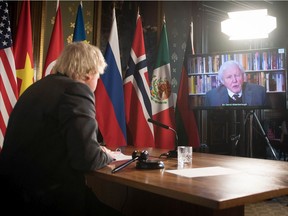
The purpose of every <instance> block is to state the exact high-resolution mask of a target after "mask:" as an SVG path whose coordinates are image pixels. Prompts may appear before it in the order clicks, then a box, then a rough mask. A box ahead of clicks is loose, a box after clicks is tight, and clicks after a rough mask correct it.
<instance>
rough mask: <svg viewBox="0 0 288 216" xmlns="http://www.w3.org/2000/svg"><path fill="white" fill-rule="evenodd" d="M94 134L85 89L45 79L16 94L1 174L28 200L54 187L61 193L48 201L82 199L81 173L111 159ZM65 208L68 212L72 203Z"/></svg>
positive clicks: (90, 102) (90, 100)
mask: <svg viewBox="0 0 288 216" xmlns="http://www.w3.org/2000/svg"><path fill="white" fill-rule="evenodd" d="M97 130H98V125H97V122H96V120H95V104H94V94H93V92H92V91H91V90H90V89H89V87H88V86H87V85H85V84H83V83H80V82H76V81H73V80H72V79H70V78H68V77H66V76H63V75H61V74H59V73H58V74H56V75H49V76H47V77H45V78H43V79H41V80H39V81H37V82H36V83H34V84H33V85H31V86H30V87H29V88H28V89H27V90H26V91H25V92H24V93H23V94H22V95H21V97H20V98H19V100H18V102H17V104H16V105H15V107H14V109H13V111H12V113H11V115H10V119H9V123H8V127H7V131H6V136H5V140H4V144H3V149H2V151H1V153H0V175H2V176H5V177H6V178H7V179H9V181H10V184H12V185H13V184H14V186H15V187H16V186H18V187H21V188H20V190H23V191H24V192H25V195H27V194H28V196H30V195H31V197H32V198H31V199H33V196H38V195H39V194H40V196H41V194H42V195H44V196H45V194H46V193H49V191H53V190H56V191H57V189H58V188H60V189H59V190H58V191H61V193H54V192H53V193H54V195H53V196H54V197H52V198H51V200H53V199H55V197H60V196H64V197H66V198H63V197H62V200H65V199H67V202H68V200H70V199H71V200H72V199H75V198H77V196H79V197H81V196H82V195H83V194H82V195H81V193H83V191H81V190H82V189H83V188H84V185H85V173H86V172H88V171H91V170H95V169H99V168H102V167H103V166H105V165H107V164H108V163H110V162H111V161H112V160H113V159H112V158H111V157H110V156H109V155H107V154H106V153H104V152H103V151H102V150H101V147H100V145H99V143H98V141H97V138H96V137H97ZM80 188H82V189H80ZM53 193H52V194H53ZM65 193H67V194H66V195H65ZM68 193H69V195H68ZM60 194H61V195H60ZM63 194H64V195H63ZM77 194H78V195H77ZM50 195H51V194H50ZM50 195H49V196H50ZM51 196H52V195H51ZM82 198H83V197H82ZM59 199H61V198H59ZM51 200H50V201H51ZM69 205H70V208H71V209H73V202H71V203H70V204H69Z"/></svg>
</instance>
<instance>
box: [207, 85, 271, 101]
mask: <svg viewBox="0 0 288 216" xmlns="http://www.w3.org/2000/svg"><path fill="white" fill-rule="evenodd" d="M228 103H229V95H228V91H227V88H226V87H225V86H224V85H221V86H219V87H217V88H215V89H212V90H210V91H208V92H207V93H206V98H205V106H222V104H228ZM242 103H246V104H247V105H248V106H269V105H270V104H269V101H268V99H267V96H266V90H265V88H264V87H263V86H260V85H257V84H254V83H243V86H242Z"/></svg>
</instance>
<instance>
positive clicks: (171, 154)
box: [147, 118, 178, 158]
mask: <svg viewBox="0 0 288 216" xmlns="http://www.w3.org/2000/svg"><path fill="white" fill-rule="evenodd" d="M147 121H148V122H151V123H152V124H154V125H157V126H159V127H162V128H165V129H167V130H171V131H173V133H174V134H175V139H176V144H175V149H174V150H172V151H169V152H167V153H164V154H161V155H160V157H161V156H167V157H172V158H177V146H178V134H177V131H176V130H175V129H173V128H171V127H170V126H168V125H165V124H163V123H161V122H158V121H155V120H153V119H151V118H148V119H147Z"/></svg>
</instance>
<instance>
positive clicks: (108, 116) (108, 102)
mask: <svg viewBox="0 0 288 216" xmlns="http://www.w3.org/2000/svg"><path fill="white" fill-rule="evenodd" d="M104 57H105V60H106V62H107V64H108V66H107V68H106V70H105V73H104V74H102V75H101V77H100V79H99V81H98V84H97V88H96V91H95V101H96V102H95V107H96V119H97V121H98V123H99V129H100V132H101V134H102V136H103V139H104V141H105V144H106V146H107V147H108V148H117V147H120V146H126V145H127V140H126V122H125V109H124V91H123V80H122V73H121V62H120V51H119V41H118V31H117V22H116V16H115V8H113V23H112V29H111V33H110V38H109V42H108V44H107V47H106V52H105V55H104Z"/></svg>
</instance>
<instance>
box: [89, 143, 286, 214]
mask: <svg viewBox="0 0 288 216" xmlns="http://www.w3.org/2000/svg"><path fill="white" fill-rule="evenodd" d="M146 150H148V152H149V154H150V157H149V159H155V158H154V157H157V158H158V157H159V155H160V154H161V153H164V152H167V151H166V150H164V149H152V148H146ZM132 151H133V149H132V148H129V147H126V148H123V150H122V152H123V153H124V154H127V155H130V154H131V153H132ZM161 160H162V161H163V162H164V164H165V168H164V169H159V170H158V169H157V170H138V169H136V168H135V165H136V164H135V163H132V164H130V165H129V166H127V167H126V168H124V169H123V170H120V171H119V172H116V173H114V174H112V173H111V170H112V169H114V168H115V167H116V166H118V165H120V164H122V163H124V161H118V162H113V163H112V164H110V165H109V166H107V167H105V168H103V169H101V170H98V171H95V172H92V173H90V174H89V175H90V176H91V177H93V176H94V177H97V178H101V179H103V180H105V181H111V182H116V183H119V184H122V185H126V186H129V187H134V188H136V189H140V190H143V191H148V192H152V193H156V194H158V195H162V196H166V197H170V198H174V199H178V200H182V201H185V202H188V203H192V204H196V205H200V206H204V207H208V208H211V209H226V208H230V207H236V206H242V205H245V204H248V203H254V202H258V201H262V200H266V199H270V198H274V197H278V196H283V195H287V194H288V163H287V162H285V161H275V160H265V159H253V158H244V157H233V156H223V155H215V154H205V153H196V152H193V162H192V165H191V166H190V168H200V167H213V166H220V167H225V168H231V169H234V170H238V171H240V172H239V173H236V174H230V175H218V176H209V177H207V176H206V177H195V178H187V177H181V176H178V175H174V174H171V173H167V172H165V170H175V169H177V159H174V158H169V159H166V158H161Z"/></svg>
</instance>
